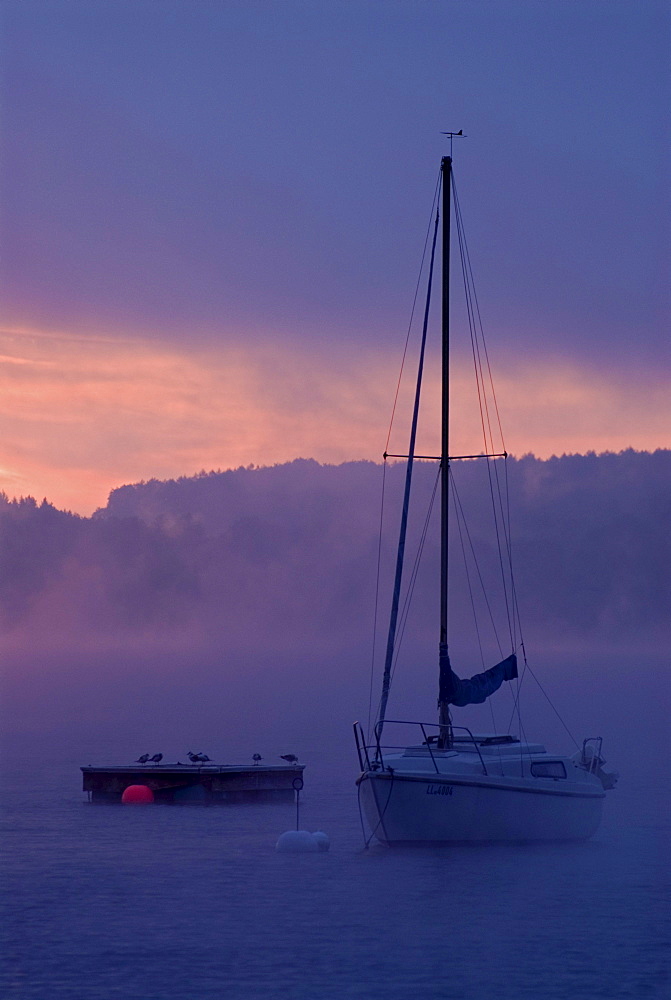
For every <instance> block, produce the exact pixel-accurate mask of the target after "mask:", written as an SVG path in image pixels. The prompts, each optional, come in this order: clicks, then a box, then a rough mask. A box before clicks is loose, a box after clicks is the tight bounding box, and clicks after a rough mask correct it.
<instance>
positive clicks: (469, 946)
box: [0, 453, 670, 1000]
mask: <svg viewBox="0 0 671 1000" xmlns="http://www.w3.org/2000/svg"><path fill="white" fill-rule="evenodd" d="M562 463H563V465H562ZM667 471H668V453H657V455H656V456H644V455H642V456H636V455H633V454H627V453H625V454H624V455H622V456H610V457H608V456H602V457H600V458H598V459H596V457H594V458H593V459H590V458H589V457H584V458H583V459H582V460H580V459H578V458H577V457H576V458H575V459H573V460H570V459H566V460H564V459H561V460H556V462H555V464H554V465H552V464H551V463H536V462H535V460H528V461H527V466H526V467H524V466H523V463H518V464H517V465H516V466H514V467H513V470H512V472H511V475H513V476H520V475H522V473H523V474H524V478H523V479H522V480H519V481H518V483H517V485H520V482H522V483H523V484H525V485H526V494H525V495H526V500H525V501H524V503H525V506H524V507H522V508H518V509H517V511H516V515H517V521H518V527H519V530H518V532H517V538H518V548H517V555H518V564H519V587H520V600H521V603H522V607H523V610H524V608H525V607H526V608H528V609H529V611H530V614H529V615H528V618H530V619H531V623H530V625H529V627H528V634H527V652H528V654H529V660H530V663H531V665H532V667H533V670H534V672H535V673H536V675H537V676H538V677H539V678H540V679H541V681H542V684H543V687H544V688H545V690H546V691H547V692H548V693H549V694H550V695H551V697H552V701H553V704H554V705H555V707H556V709H557V710H558V712H559V713H560V714H561V716H562V718H563V719H564V721H565V723H566V725H567V726H568V728H569V730H570V731H571V733H572V734H573V735H574V736H575V738H576V740H578V742H580V741H581V740H582V739H583V738H584V737H585V736H593V735H601V736H603V737H604V755H605V757H606V758H607V759H608V763H609V765H610V766H612V767H614V768H616V769H618V770H619V771H620V774H621V778H620V783H619V785H618V787H617V788H616V789H615V790H614V791H612V792H609V794H608V796H607V800H606V803H605V810H604V820H603V823H602V826H601V828H600V830H599V831H598V833H597V835H596V836H595V838H594V839H593V840H592V841H590V842H588V843H586V844H578V845H542V846H539V845H526V846H525V845H514V846H491V845H490V846H488V845H483V846H478V847H473V848H463V847H456V848H448V849H443V850H437V849H427V850H410V851H404V850H388V849H384V848H382V847H380V846H375V845H372V846H371V847H370V848H369V849H368V850H364V848H363V836H362V831H361V826H360V820H359V812H358V808H357V796H356V787H355V779H356V776H357V770H358V766H357V760H356V753H355V750H354V743H353V739H352V736H351V723H352V722H353V720H354V719H355V718H359V719H360V720H361V721H362V722H363V723H364V724H365V723H366V721H367V714H368V710H369V691H370V663H371V638H372V597H373V596H374V575H375V574H374V559H373V568H372V570H371V568H370V563H371V550H372V553H373V556H374V548H375V545H374V543H375V536H376V524H375V521H376V517H377V516H378V514H379V492H378V486H379V470H376V469H375V468H374V467H369V466H368V465H367V464H365V463H360V464H356V465H354V466H351V467H348V466H343V467H339V469H322V468H321V467H318V466H316V464H315V463H308V464H305V465H303V464H301V463H298V464H294V465H293V466H288V467H280V468H279V469H277V470H254V471H251V472H250V471H247V470H240V471H239V472H238V473H235V474H224V475H223V476H222V477H220V478H219V479H217V478H216V477H205V478H201V479H199V480H185V481H184V482H183V483H182V484H181V486H180V484H172V485H171V484H147V485H146V486H145V487H141V486H138V487H127V488H125V491H120V494H119V495H117V496H114V495H113V497H112V499H111V502H110V505H109V508H108V510H107V512H105V513H104V514H101V515H99V516H98V517H96V518H94V519H75V518H70V517H69V516H68V515H65V514H63V513H62V512H58V511H55V510H54V509H53V508H49V507H48V506H43V507H40V506H39V505H37V506H31V505H30V504H27V505H25V504H24V505H23V506H21V505H11V504H9V503H8V504H6V506H5V509H4V510H3V512H2V520H1V522H0V523H1V524H2V535H1V536H0V542H1V543H2V547H1V550H0V551H1V553H2V560H3V569H4V573H3V583H2V591H1V599H2V608H3V615H4V661H5V669H4V672H3V691H2V694H3V697H2V722H3V731H4V733H5V735H4V737H3V816H2V820H3V826H4V829H5V843H6V845H7V850H6V858H7V861H6V864H5V882H6V884H7V886H8V891H7V892H6V893H5V898H4V903H5V906H6V907H7V910H8V913H7V916H6V918H5V920H4V923H3V928H4V929H3V935H5V936H6V941H5V944H4V947H3V954H4V955H5V957H6V964H5V967H4V971H3V976H4V977H5V978H4V986H3V995H7V996H9V997H17V998H25V1000H43V998H45V997H49V998H53V1000H79V998H87V1000H88V998H101V1000H103V998H105V1000H107V998H110V997H119V998H123V1000H136V998H142V1000H145V998H146V1000H169V998H170V1000H173V998H188V1000H192V998H193V1000H210V998H213V1000H214V998H219V997H230V998H234V1000H237V998H240V1000H242V998H243V997H244V998H257V997H258V998H261V997H264V998H277V1000H285V998H286V1000H289V998H291V1000H294V998H298V1000H304V998H305V1000H312V998H315V997H320V998H326V1000H330V998H333V1000H339V998H347V997H360V998H364V1000H378V998H379V1000H388V998H391V1000H406V998H408V997H409V996H412V995H413V994H414V993H416V992H419V991H421V994H422V996H423V997H427V998H431V1000H433V998H435V1000H439V998H447V997H455V998H456V997H460V998H465V1000H481V998H486V1000H490V998H492V1000H498V998H500V1000H517V998H520V997H521V998H529V1000H531V998H543V1000H545V998H547V1000H555V998H556V1000H560V998H562V1000H563V998H565V997H571V998H572V1000H595V998H599V997H608V998H625V997H631V998H639V997H640V998H663V997H666V996H667V995H668V986H669V981H668V954H669V950H668V949H669V943H670V935H669V924H668V902H667V901H668V888H669V887H668V844H669V820H668V815H667V814H668V810H667V808H666V804H667V803H668V793H669V781H668V767H667V760H668V754H667V753H666V745H667V742H668V718H669V701H668V692H669V684H668V655H667V649H668V644H667V641H666V640H665V634H664V628H665V623H664V612H663V607H664V601H665V598H664V586H665V583H666V580H667V578H668V572H667V571H666V569H665V566H666V565H668V564H667V562H666V560H667V556H666V555H665V554H664V552H663V544H664V542H663V534H662V532H661V530H660V525H661V519H662V518H663V516H664V503H665V501H664V495H665V488H664V481H665V478H666V473H667ZM642 472H645V473H646V474H645V475H642V474H641V473H642ZM587 473H589V475H587ZM636 473H638V475H636ZM369 474H370V479H369V478H368V476H369ZM548 481H549V482H550V487H548V489H551V491H552V492H555V493H556V491H557V490H558V488H559V486H560V485H561V484H563V486H562V491H561V492H562V497H563V502H562V503H560V502H559V500H557V503H556V504H555V506H554V508H553V512H554V513H553V517H548V518H547V519H546V520H545V521H542V520H541V519H540V513H539V511H540V509H541V506H543V504H545V501H546V500H547V495H546V493H547V490H546V488H545V487H544V486H543V483H547V482H548ZM581 482H583V483H584V484H585V485H581ZM532 484H535V486H534V488H533V489H532ZM262 487H263V496H260V492H261V489H262ZM203 488H206V489H207V490H208V491H209V494H208V496H209V499H208V503H209V504H210V507H209V508H208V510H209V511H210V513H209V514H208V512H207V510H206V505H205V503H204V501H202V500H201V501H199V502H198V503H196V502H195V501H194V500H193V497H194V495H195V491H197V490H198V489H200V490H202V489H203ZM391 488H392V490H393V489H394V488H396V487H394V486H393V484H392V487H391ZM422 488H423V487H422V485H421V483H420V489H419V492H420V494H421V492H422ZM468 489H469V486H468V483H466V482H465V483H464V485H463V490H464V493H465V494H466V493H467V492H468ZM189 491H191V499H192V503H191V508H192V510H191V517H190V519H188V520H184V517H183V515H184V514H185V512H184V511H183V510H182V511H180V510H178V509H177V508H178V506H179V504H181V503H186V500H185V499H184V495H185V494H186V493H188V492H189ZM581 491H582V492H581ZM426 492H430V483H429V481H428V480H427V486H426ZM522 492H523V493H524V491H522ZM236 494H237V499H236ZM357 495H358V496H359V497H361V496H363V497H364V498H365V502H363V501H361V502H359V503H356V502H355V498H356V496H357ZM588 495H592V496H593V500H592V501H591V505H590V504H588V503H583V500H584V498H585V497H587V496H588ZM168 497H172V501H171V504H172V506H171V505H170V504H169V503H168V502H167V498H168ZM534 497H536V498H537V500H538V507H536V499H534ZM148 498H151V502H152V504H153V505H154V508H153V510H152V511H151V512H150V511H149V509H148V505H147V501H148ZM122 501H123V504H122ZM133 505H134V509H132V508H133ZM115 506H116V507H117V509H116V510H115ZM420 506H421V505H420ZM217 510H218V511H219V513H218V514H216V515H215V513H213V512H216V511H217ZM562 510H563V512H564V513H563V514H562V513H561V512H562ZM513 513H514V514H515V510H514V511H513ZM178 515H179V517H178ZM578 515H580V516H578ZM478 517H479V515H476V516H475V520H474V522H473V525H472V529H473V533H474V535H476V536H477V535H478V532H479V530H480V528H481V527H482V525H481V522H480V520H478ZM180 518H182V519H181V520H180ZM562 518H564V520H562ZM390 524H391V525H392V530H391V534H392V536H393V530H394V529H393V518H392V517H391V515H390ZM567 527H569V528H571V530H570V531H569V530H567ZM616 528H617V529H618V530H615V529H616ZM595 534H597V535H598V539H597V540H595ZM351 538H354V539H355V540H356V545H355V546H354V551H351V548H352V547H351V546H349V545H348V544H347V542H348V539H351ZM171 539H172V544H171V543H170V540H171ZM562 539H563V549H562V546H561V544H560V543H561V540H562ZM590 539H591V542H592V544H591V545H590ZM392 550H393V539H392V541H390V542H389V551H390V552H391V551H392ZM567 550H570V551H567ZM580 556H581V557H582V558H581V561H580V565H579V568H578V569H577V570H576V569H575V562H576V559H577V558H578V557H580ZM525 557H526V558H525ZM385 559H386V556H385ZM385 559H383V562H384V561H385ZM534 560H535V561H534ZM543 562H545V565H546V566H547V572H546V574H545V577H543V574H542V573H541V567H542V565H543ZM483 565H485V566H487V554H486V552H485V554H484V556H483ZM18 566H22V567H23V575H21V574H19V573H18V571H17V572H14V573H13V574H12V572H11V570H12V567H18ZM618 567H619V569H618ZM637 567H638V572H636V568H637ZM435 568H436V567H435V563H434V562H432V557H431V556H429V555H428V553H427V556H426V580H424V579H423V578H422V579H418V583H417V588H416V594H415V600H414V602H413V613H412V615H411V617H410V618H409V621H408V626H407V629H406V636H405V639H404V646H403V655H402V657H401V658H400V659H399V666H398V670H397V676H396V681H395V685H394V689H393V694H392V700H391V702H390V708H389V714H390V715H391V717H398V716H403V717H408V716H409V717H418V718H421V719H425V720H427V721H431V720H433V719H434V715H435V695H436V691H435V687H436V662H435V661H436V655H435V641H434V634H433V631H432V628H433V626H432V620H433V613H434V604H435V602H434V599H433V597H432V596H431V594H432V576H433V575H435ZM387 569H388V567H387ZM590 584H591V585H590ZM387 597H388V592H387V591H386V590H385V591H384V593H383V595H382V598H381V602H380V603H381V606H382V607H383V610H382V611H381V617H382V618H384V617H385V616H386V613H387V607H386V602H387ZM544 603H545V604H546V605H547V612H546V616H545V617H543V614H544V612H543V604H544ZM415 604H416V605H418V606H417V608H416V609H415V608H414V605H415ZM454 605H455V607H454V614H455V618H456V622H457V624H463V625H464V628H465V627H466V620H467V617H468V613H469V610H470V609H469V607H468V602H466V601H462V600H461V597H460V595H459V593H458V592H457V593H456V594H455V601H454ZM586 609H587V611H588V612H589V614H587V611H586ZM523 620H524V616H523ZM487 643H490V645H487ZM455 649H456V653H455V656H456V657H457V661H458V662H455V668H456V669H461V670H462V672H463V673H464V674H466V673H468V672H469V670H470V668H471V667H473V668H474V669H478V668H479V660H478V658H477V657H474V656H473V654H472V652H469V647H468V642H467V641H466V640H464V641H463V642H461V641H460V640H456V639H455ZM490 652H491V655H492V656H494V655H495V653H496V649H495V643H494V642H493V641H491V640H490V639H488V638H485V654H486V655H487V656H489V655H490ZM492 662H493V661H492ZM378 682H379V664H378V666H377V667H376V676H375V679H374V685H373V691H374V696H373V710H374V707H375V705H374V703H375V698H376V697H377V691H378ZM493 709H494V713H495V720H494V724H495V725H496V727H497V728H498V729H500V730H507V727H508V722H509V720H510V714H511V697H510V692H509V691H502V692H500V694H499V696H498V697H497V698H495V699H494V700H493ZM522 714H523V724H524V727H525V732H526V734H527V736H528V737H529V738H533V739H539V740H540V741H542V742H545V743H546V744H547V745H548V747H550V748H552V749H556V750H560V751H568V752H572V750H573V744H572V742H571V738H570V736H569V735H568V734H567V732H566V731H565V729H564V728H563V726H562V724H561V723H560V722H559V720H558V719H557V716H556V715H555V713H554V711H553V710H552V709H551V708H550V706H549V705H548V703H547V701H546V699H545V697H544V695H543V694H542V692H540V691H539V689H538V687H537V686H536V685H535V683H534V682H533V679H532V678H530V677H529V676H527V677H526V678H525V680H524V684H523V687H522ZM456 721H458V722H460V723H461V724H463V725H468V726H469V727H471V728H473V729H486V730H490V729H491V727H492V717H491V715H490V709H489V707H488V706H473V707H471V708H467V709H462V710H459V720H456ZM515 725H516V722H515V721H513V725H512V731H516V729H515ZM187 750H202V751H204V752H206V753H208V754H209V755H210V756H211V757H212V758H213V759H214V760H217V761H220V760H221V761H243V762H244V761H250V760H251V755H252V753H254V752H259V753H261V754H262V755H263V757H264V759H265V760H267V761H269V762H272V761H274V760H277V758H278V755H279V754H282V753H287V752H295V753H297V754H298V755H299V758H300V760H301V762H303V763H305V764H306V765H307V767H306V772H305V779H306V785H305V791H304V795H303V806H302V821H301V825H302V826H304V827H305V828H307V829H313V830H314V829H319V828H321V829H324V830H325V831H326V832H327V833H328V834H329V835H330V837H331V841H332V847H331V851H330V853H328V854H323V855H322V854H320V855H306V856H291V855H279V854H276V853H275V851H274V844H275V841H276V839H277V836H278V834H279V833H281V832H282V831H283V830H285V829H289V828H291V826H292V824H293V822H294V820H295V815H294V810H293V807H292V806H291V804H258V805H247V806H239V807H218V808H209V809H206V808H202V807H196V806H192V807H182V808H179V807H170V806H155V807H151V808H146V809H137V810H133V809H130V810H129V809H125V808H120V807H115V806H89V805H88V804H87V803H86V802H85V795H84V794H83V793H82V792H81V775H80V772H79V767H80V766H81V765H82V764H87V763H92V764H99V763H128V762H130V761H132V760H134V759H135V758H136V757H138V756H139V755H140V754H141V753H143V752H149V753H155V752H158V751H160V752H162V753H164V755H165V759H166V760H167V761H171V760H176V759H184V755H185V754H186V751H187Z"/></svg>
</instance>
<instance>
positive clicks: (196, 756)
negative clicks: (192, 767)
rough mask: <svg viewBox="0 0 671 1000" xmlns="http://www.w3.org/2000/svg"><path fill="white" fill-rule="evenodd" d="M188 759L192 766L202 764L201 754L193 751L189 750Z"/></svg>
mask: <svg viewBox="0 0 671 1000" xmlns="http://www.w3.org/2000/svg"><path fill="white" fill-rule="evenodd" d="M187 757H188V758H189V760H190V761H191V763H192V764H199V763H200V754H199V753H193V751H192V750H189V751H188V753H187Z"/></svg>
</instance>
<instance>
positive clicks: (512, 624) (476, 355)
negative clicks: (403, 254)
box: [452, 174, 517, 648]
mask: <svg viewBox="0 0 671 1000" xmlns="http://www.w3.org/2000/svg"><path fill="white" fill-rule="evenodd" d="M452 190H453V194H454V201H455V206H456V208H455V214H456V216H457V231H458V234H459V250H460V255H461V263H462V273H463V274H464V287H465V289H466V298H467V307H468V316H469V328H470V334H471V349H472V353H473V364H474V368H475V377H476V385H477V387H478V401H479V403H480V419H481V424H482V431H483V440H484V443H485V451H494V450H495V446H494V435H493V431H492V422H491V417H490V413H489V403H488V394H487V391H486V380H485V377H484V372H483V366H482V355H481V351H480V344H482V352H483V354H484V356H485V360H486V364H487V371H488V376H489V385H490V389H491V395H492V400H493V404H494V410H495V413H496V419H497V423H498V428H499V435H500V438H501V447H502V449H503V450H504V452H505V441H504V437H503V428H502V426H501V418H500V414H499V409H498V403H497V400H496V390H495V389H494V380H493V377H492V371H491V365H490V363H489V355H488V352H487V342H486V339H485V335H484V327H483V323H482V315H481V313H480V307H479V303H478V297H477V292H476V288H475V278H474V275H473V268H472V265H471V261H470V255H469V252H468V242H467V239H466V231H465V228H464V225H463V216H462V213H461V205H460V203H459V197H458V193H457V190H456V181H455V178H454V174H452ZM476 314H477V322H476V321H475V316H476ZM471 324H472V325H471ZM481 386H482V396H481V394H480V387H481ZM483 402H484V419H483ZM488 445H489V447H488ZM488 475H489V478H490V493H491V497H492V507H493V513H494V518H495V522H496V523H497V536H498V517H499V516H500V519H501V531H502V534H503V537H504V540H505V549H506V556H507V562H508V576H509V578H510V589H511V605H513V601H512V591H513V590H514V589H515V583H514V573H513V564H512V545H511V535H510V500H509V496H508V495H507V512H508V516H507V517H506V511H505V510H504V504H503V496H502V491H501V482H500V478H499V470H498V465H497V464H495V465H494V479H495V480H496V497H495V495H494V489H493V483H492V480H491V469H488ZM506 476H507V466H506ZM506 483H507V479H506ZM497 500H498V506H497ZM499 553H500V554H501V547H500V541H499ZM501 563H502V556H501ZM501 572H502V578H503V586H504V594H505V596H506V607H507V610H508V627H509V630H510V633H511V635H510V640H511V646H512V647H513V648H515V646H516V638H517V637H516V633H517V628H516V624H517V623H516V616H515V610H514V606H513V607H511V608H508V606H507V605H508V602H507V587H508V583H507V582H506V579H505V573H504V570H503V565H502V564H501Z"/></svg>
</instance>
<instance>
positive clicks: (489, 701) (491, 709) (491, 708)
mask: <svg viewBox="0 0 671 1000" xmlns="http://www.w3.org/2000/svg"><path fill="white" fill-rule="evenodd" d="M450 491H451V493H452V504H453V506H454V509H455V515H456V518H455V519H456V522H457V529H458V531H459V543H460V545H461V555H462V557H463V560H464V572H465V573H466V583H467V584H468V596H469V598H470V601H471V610H472V611H473V624H474V625H475V634H476V637H477V640H478V649H479V651H480V663H481V664H482V669H483V670H484V669H485V655H484V652H483V649H482V637H481V636H480V626H479V625H478V614H477V611H476V609H475V597H474V595H473V587H472V586H471V574H470V573H469V571H468V559H467V558H466V546H465V545H464V535H463V531H462V527H461V518H460V516H459V508H458V507H457V502H456V496H455V485H454V475H453V473H452V470H451V469H450ZM487 704H488V705H489V712H490V715H491V717H492V727H493V731H494V732H496V719H495V718H494V706H493V705H492V699H491V698H487ZM499 756H500V755H499Z"/></svg>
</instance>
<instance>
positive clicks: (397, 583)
mask: <svg viewBox="0 0 671 1000" xmlns="http://www.w3.org/2000/svg"><path fill="white" fill-rule="evenodd" d="M438 219H439V213H438V210H436V222H435V226H434V230H433V241H432V243H431V260H430V263H429V276H428V281H427V288H426V303H425V306H424V321H423V323H422V341H421V347H420V352H419V363H418V366H417V383H416V386H415V401H414V404H413V410H412V423H411V427H410V445H409V447H408V461H407V464H406V468H405V487H404V491H403V509H402V511H401V524H400V528H399V533H398V549H397V552H396V570H395V573H394V592H393V595H392V601H391V613H390V615H389V631H388V633H387V648H386V652H385V658H384V673H383V675H382V697H381V699H380V711H379V716H378V725H379V727H380V728H379V730H378V732H379V734H380V735H381V734H382V727H383V726H384V717H385V714H386V710H387V699H388V698H389V685H390V683H391V668H392V664H393V660H394V644H395V641H396V626H397V623H398V604H399V600H400V596H401V582H402V579H403V562H404V555H405V541H406V536H407V529H408V511H409V508H410V486H411V483H412V468H413V464H414V454H415V441H416V439H417V423H418V420H419V404H420V399H421V393H422V375H423V372H424V355H425V352H426V339H427V332H428V328H429V311H430V308H431V287H432V284H433V266H434V262H435V257H436V242H437V239H438Z"/></svg>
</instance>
